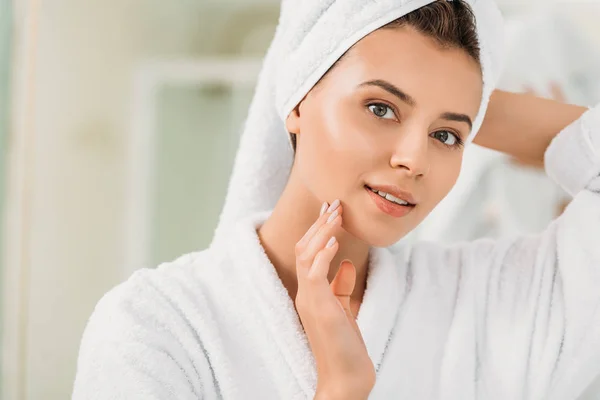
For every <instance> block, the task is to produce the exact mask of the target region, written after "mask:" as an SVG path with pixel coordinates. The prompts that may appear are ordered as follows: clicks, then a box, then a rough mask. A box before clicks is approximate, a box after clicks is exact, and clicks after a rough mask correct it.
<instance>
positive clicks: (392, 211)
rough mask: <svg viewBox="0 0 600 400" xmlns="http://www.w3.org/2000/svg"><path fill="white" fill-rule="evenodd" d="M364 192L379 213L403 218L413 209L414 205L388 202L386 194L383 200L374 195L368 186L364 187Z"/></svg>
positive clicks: (376, 194)
mask: <svg viewBox="0 0 600 400" xmlns="http://www.w3.org/2000/svg"><path fill="white" fill-rule="evenodd" d="M365 192H367V193H368V194H369V197H371V200H373V203H374V204H375V206H377V208H378V209H379V211H381V212H383V213H385V214H387V215H389V216H391V217H394V218H400V217H404V216H405V215H407V214H408V213H410V212H411V211H412V210H413V209H414V208H415V205H414V204H407V203H406V202H403V203H404V204H399V203H398V202H396V201H390V200H388V199H387V193H386V197H385V198H384V197H382V196H381V195H380V194H378V193H375V191H374V190H373V189H372V188H370V187H369V186H365Z"/></svg>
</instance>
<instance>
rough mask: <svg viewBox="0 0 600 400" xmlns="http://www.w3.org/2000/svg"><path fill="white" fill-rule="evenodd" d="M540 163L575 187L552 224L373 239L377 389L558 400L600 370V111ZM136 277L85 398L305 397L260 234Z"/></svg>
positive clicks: (283, 303) (295, 340)
mask: <svg viewBox="0 0 600 400" xmlns="http://www.w3.org/2000/svg"><path fill="white" fill-rule="evenodd" d="M546 170H547V172H548V173H549V175H550V176H551V177H553V178H554V179H555V180H557V182H558V183H559V184H561V186H562V187H563V188H564V189H565V190H567V191H568V192H570V193H573V194H574V195H575V197H574V200H573V202H572V203H571V204H570V205H569V207H568V208H567V210H566V211H565V213H564V214H563V215H562V216H561V217H560V218H558V219H557V220H556V221H554V222H553V223H552V224H551V225H550V226H549V227H548V228H547V229H546V230H545V231H544V232H543V233H542V234H539V235H531V236H527V237H516V238H507V239H504V240H499V241H491V240H480V241H476V242H471V243H464V244H460V245H456V246H451V247H442V246H440V245H437V244H435V243H419V244H417V245H415V246H414V247H413V248H411V249H408V248H406V249H402V250H401V251H400V253H392V252H391V251H389V250H388V249H374V250H373V251H372V252H371V263H370V271H369V277H368V281H367V289H366V293H365V297H364V301H363V304H362V306H361V308H360V312H359V315H358V323H359V326H360V329H361V332H362V334H363V337H364V339H365V342H366V346H367V349H368V352H369V355H370V356H371V358H372V360H373V363H374V365H375V367H376V370H377V382H376V385H375V387H374V389H373V391H372V393H371V397H370V398H372V399H411V400H418V399H452V400H454V399H456V400H469V399H486V400H487V399H499V400H518V399H557V400H569V399H574V398H576V396H578V395H579V394H580V393H581V392H582V391H583V390H584V389H585V388H586V386H587V385H588V384H589V383H590V382H591V381H592V380H593V379H594V378H595V377H596V376H597V375H598V374H599V373H600V307H599V306H600V106H599V107H597V108H596V109H593V110H591V111H588V112H587V113H586V114H584V116H583V117H582V118H581V119H580V120H578V121H577V122H575V123H574V124H572V125H570V126H569V127H568V128H567V129H565V130H564V131H563V132H562V133H561V134H560V135H558V136H557V137H556V138H555V139H554V141H553V142H552V144H551V145H550V147H549V148H548V150H547V152H546ZM267 216H268V215H267V214H259V215H253V216H251V217H249V218H247V219H246V220H243V221H240V222H239V223H238V224H237V225H236V226H235V227H231V228H230V230H229V231H228V235H226V238H227V239H226V240H220V241H216V242H215V243H214V244H213V245H212V247H211V248H209V249H208V250H205V251H201V252H198V253H193V254H189V255H186V256H183V257H181V258H179V259H178V260H176V261H174V262H172V263H168V264H165V265H162V266H160V267H159V268H158V269H144V270H140V271H139V272H137V273H135V274H134V275H133V276H132V277H131V278H130V279H129V280H128V281H127V282H125V283H123V284H121V285H119V286H117V287H116V288H115V289H113V290H112V291H110V292H109V293H108V294H106V295H105V296H104V298H103V299H102V300H101V301H100V302H99V304H98V306H97V307H96V309H95V311H94V313H93V315H92V317H91V318H90V321H89V324H88V326H87V328H86V331H85V334H84V337H83V340H82V343H81V351H80V356H79V362H78V370H77V377H76V381H75V388H74V389H75V390H74V398H75V399H127V400H130V399H220V398H223V399H229V400H234V399H243V400H247V399H256V400H270V399H273V400H275V399H285V400H287V399H311V398H312V397H313V395H314V391H315V384H316V371H315V363H314V359H313V356H312V353H311V351H310V348H309V345H308V342H307V339H306V337H305V335H304V333H303V330H302V327H301V325H300V323H299V319H298V317H297V314H296V313H295V311H294V307H293V302H292V300H291V299H290V297H289V296H288V293H287V291H286V289H285V288H284V287H283V285H282V283H281V281H280V280H279V278H278V275H277V274H276V272H275V270H274V268H273V266H272V264H271V263H270V262H269V260H268V259H267V257H266V255H265V253H264V251H263V249H262V247H261V245H260V243H259V240H258V237H257V234H256V228H257V227H258V226H259V225H260V224H261V223H262V222H263V221H264V220H265V218H266V217H267Z"/></svg>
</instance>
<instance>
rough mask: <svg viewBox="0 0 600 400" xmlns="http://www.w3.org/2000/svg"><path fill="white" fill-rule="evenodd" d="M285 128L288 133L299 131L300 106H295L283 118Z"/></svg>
mask: <svg viewBox="0 0 600 400" xmlns="http://www.w3.org/2000/svg"><path fill="white" fill-rule="evenodd" d="M285 128H286V129H287V131H288V132H289V133H293V134H296V135H298V134H299V133H300V107H299V106H296V107H295V108H294V109H293V110H292V112H290V113H289V115H288V116H287V118H286V120H285Z"/></svg>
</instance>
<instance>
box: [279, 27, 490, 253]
mask: <svg viewBox="0 0 600 400" xmlns="http://www.w3.org/2000/svg"><path fill="white" fill-rule="evenodd" d="M482 86H483V84H482V78H481V70H480V67H479V65H478V64H477V63H476V62H475V61H474V60H473V59H472V58H470V57H469V56H468V54H467V53H466V52H465V51H464V50H461V49H451V48H447V49H444V48H442V47H441V46H440V45H439V44H438V43H437V42H435V41H434V40H432V39H431V38H428V37H426V36H424V35H422V34H420V33H418V32H416V31H415V30H413V29H411V28H400V29H380V30H377V31H375V32H373V33H372V34H370V35H368V36H367V37H365V38H364V39H363V40H361V41H360V42H358V43H357V44H356V45H355V46H354V47H353V48H352V49H351V50H350V51H349V52H348V53H347V54H346V55H345V56H344V57H343V58H342V59H341V60H340V61H339V62H338V64H337V65H336V66H335V67H334V68H333V69H332V70H331V71H330V72H329V73H328V74H327V75H326V77H325V78H323V79H322V80H321V82H320V83H319V84H318V85H317V86H315V87H314V88H313V89H312V90H311V92H310V93H308V95H307V96H306V97H305V98H304V99H303V101H302V102H301V103H300V104H299V105H298V107H297V108H296V109H295V110H294V111H293V112H292V113H291V114H290V116H289V117H288V119H287V121H286V125H287V128H288V130H289V131H290V132H292V133H296V134H297V151H296V158H295V162H294V167H293V169H294V170H293V174H294V175H295V176H296V177H298V178H299V180H300V181H301V182H302V184H303V185H305V186H306V188H307V189H308V190H309V191H310V192H311V193H312V194H314V195H315V197H316V198H317V199H318V200H319V201H321V202H322V201H328V202H332V201H333V200H334V199H338V198H339V199H340V200H341V201H342V204H343V205H344V229H345V230H346V231H348V232H349V233H350V234H352V235H354V236H356V237H357V238H359V239H361V240H363V241H365V242H366V243H368V244H370V245H373V246H379V247H385V246H389V245H391V244H393V243H394V242H396V241H398V240H399V239H401V238H402V237H403V236H404V235H406V234H407V233H408V232H410V231H411V230H412V229H414V228H415V227H416V226H417V225H418V224H419V223H420V222H421V221H422V220H423V219H424V218H425V217H426V216H427V215H428V214H429V213H430V212H431V210H432V209H433V208H434V207H435V206H436V205H437V204H438V203H439V202H440V201H441V200H442V199H443V198H444V197H445V196H446V195H447V194H448V192H449V191H450V189H451V188H452V187H453V185H454V184H455V182H456V179H457V178H458V174H459V171H460V167H461V162H462V155H463V147H462V146H461V145H460V142H461V141H465V140H466V138H467V136H468V135H469V133H470V131H471V121H473V120H474V119H475V116H476V114H477V111H478V109H479V104H480V101H481V96H482ZM371 189H375V190H377V189H381V191H383V192H387V193H391V194H392V195H395V197H397V198H399V199H404V200H407V201H408V202H410V203H413V204H414V205H410V206H401V205H397V204H395V203H394V199H391V200H392V201H390V200H389V199H384V198H383V197H381V195H380V194H377V193H375V192H374V191H373V190H371Z"/></svg>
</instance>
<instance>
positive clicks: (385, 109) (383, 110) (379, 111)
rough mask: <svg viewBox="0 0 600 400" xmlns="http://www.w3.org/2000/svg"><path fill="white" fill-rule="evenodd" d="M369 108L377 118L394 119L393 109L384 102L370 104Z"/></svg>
mask: <svg viewBox="0 0 600 400" xmlns="http://www.w3.org/2000/svg"><path fill="white" fill-rule="evenodd" d="M369 110H370V111H371V112H372V113H373V114H375V115H376V116H377V117H379V118H385V119H396V116H395V115H394V110H392V108H391V107H389V106H387V105H385V104H370V105H369Z"/></svg>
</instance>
